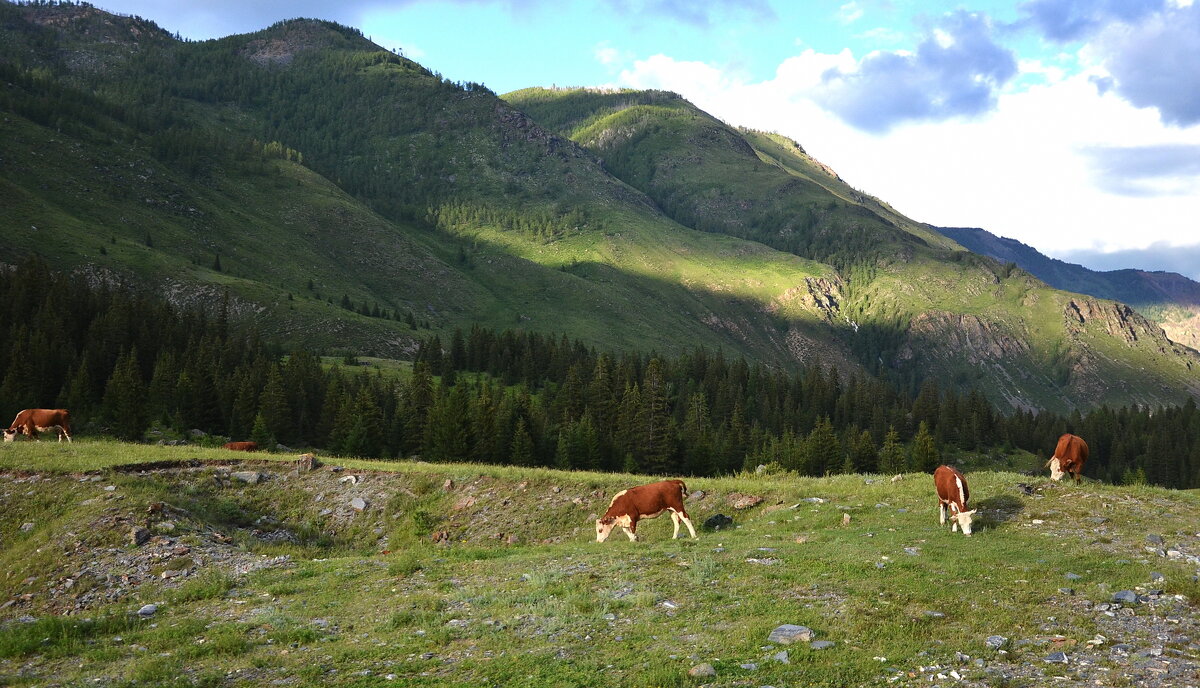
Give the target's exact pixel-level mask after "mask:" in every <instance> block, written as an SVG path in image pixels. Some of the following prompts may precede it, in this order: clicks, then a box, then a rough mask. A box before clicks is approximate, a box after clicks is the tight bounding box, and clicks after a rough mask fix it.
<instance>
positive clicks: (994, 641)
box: [983, 635, 1008, 650]
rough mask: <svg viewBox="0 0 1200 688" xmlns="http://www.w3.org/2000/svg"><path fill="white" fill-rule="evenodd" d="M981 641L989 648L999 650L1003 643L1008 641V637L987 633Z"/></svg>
mask: <svg viewBox="0 0 1200 688" xmlns="http://www.w3.org/2000/svg"><path fill="white" fill-rule="evenodd" d="M983 642H984V644H985V645H987V646H988V648H989V649H992V650H999V649H1000V648H1002V647H1004V644H1005V643H1007V642H1008V638H1005V637H1004V636H1002V635H989V636H988V637H987V640H985V641H983Z"/></svg>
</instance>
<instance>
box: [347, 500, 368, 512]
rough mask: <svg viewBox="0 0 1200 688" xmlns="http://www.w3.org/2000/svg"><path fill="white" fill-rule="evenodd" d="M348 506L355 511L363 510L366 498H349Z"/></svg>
mask: <svg viewBox="0 0 1200 688" xmlns="http://www.w3.org/2000/svg"><path fill="white" fill-rule="evenodd" d="M350 508H351V509H354V510H355V511H365V510H366V508H367V500H365V499H363V498H362V497H355V498H354V499H351V500H350Z"/></svg>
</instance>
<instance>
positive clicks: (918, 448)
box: [909, 421, 942, 473]
mask: <svg viewBox="0 0 1200 688" xmlns="http://www.w3.org/2000/svg"><path fill="white" fill-rule="evenodd" d="M941 462H942V457H941V454H939V453H938V450H937V446H936V445H935V444H934V441H933V435H931V434H930V433H929V426H928V425H926V424H925V422H924V421H921V425H920V426H919V427H918V429H917V434H916V436H915V437H913V441H912V448H911V450H910V460H909V468H910V469H911V470H914V471H922V472H925V473H932V472H933V470H934V469H935V468H937V467H938V464H940V463H941Z"/></svg>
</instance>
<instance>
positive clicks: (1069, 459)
mask: <svg viewBox="0 0 1200 688" xmlns="http://www.w3.org/2000/svg"><path fill="white" fill-rule="evenodd" d="M1087 459H1088V446H1087V442H1084V441H1083V438H1082V437H1079V436H1077V435H1072V434H1071V433H1069V432H1068V433H1066V434H1065V435H1063V436H1062V437H1060V438H1058V446H1057V447H1055V448H1054V456H1052V457H1050V460H1049V461H1047V462H1046V467H1047V468H1049V469H1050V479H1051V480H1055V481H1057V480H1062V477H1063V476H1064V475H1066V474H1068V473H1069V474H1070V475H1071V477H1072V478H1074V479H1075V482H1076V483H1078V482H1079V480H1080V478H1079V476H1080V475H1082V474H1083V464H1085V463H1087Z"/></svg>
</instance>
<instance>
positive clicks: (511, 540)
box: [504, 535, 521, 545]
mask: <svg viewBox="0 0 1200 688" xmlns="http://www.w3.org/2000/svg"><path fill="white" fill-rule="evenodd" d="M520 541H521V538H519V537H517V536H516V535H509V536H508V537H507V538H505V539H504V542H505V544H509V545H515V544H517V543H518V542H520Z"/></svg>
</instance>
